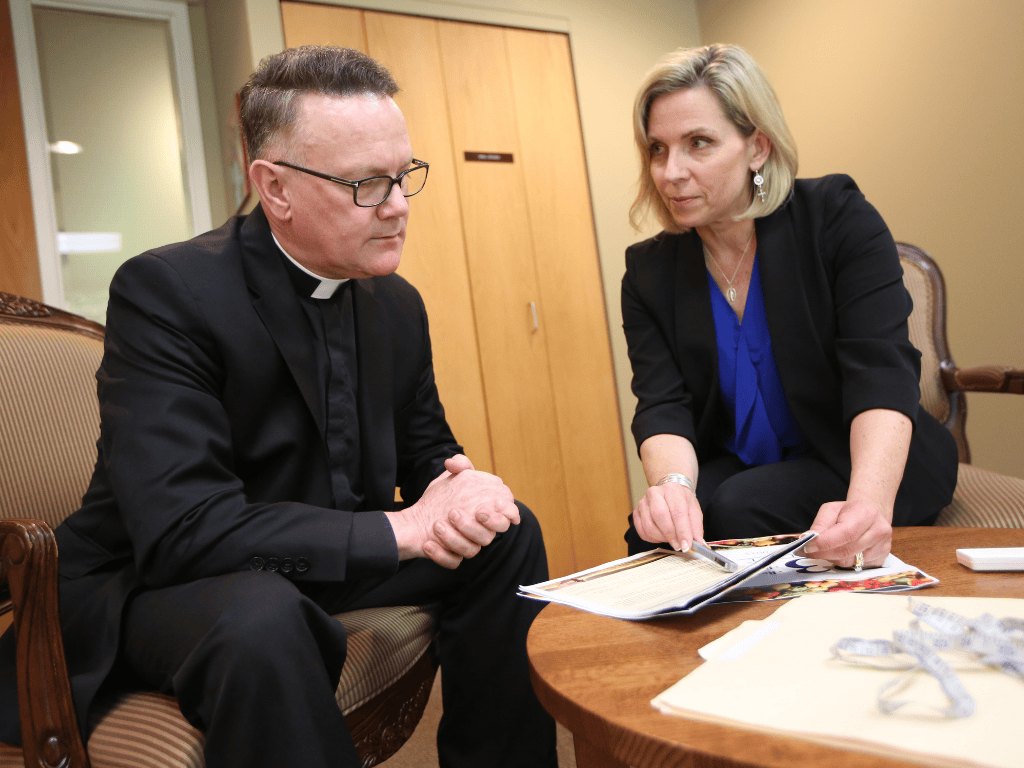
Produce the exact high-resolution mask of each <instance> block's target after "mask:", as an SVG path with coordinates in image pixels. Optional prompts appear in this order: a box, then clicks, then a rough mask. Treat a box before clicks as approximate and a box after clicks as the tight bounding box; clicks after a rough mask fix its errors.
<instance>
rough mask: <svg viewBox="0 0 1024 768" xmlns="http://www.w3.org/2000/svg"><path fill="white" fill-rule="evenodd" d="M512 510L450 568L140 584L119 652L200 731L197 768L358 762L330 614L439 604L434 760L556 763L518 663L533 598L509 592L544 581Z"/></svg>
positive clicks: (533, 544) (312, 767)
mask: <svg viewBox="0 0 1024 768" xmlns="http://www.w3.org/2000/svg"><path fill="white" fill-rule="evenodd" d="M520 511H521V516H522V522H521V523H520V525H518V526H512V527H511V528H510V529H509V531H507V532H506V533H504V534H500V535H499V536H498V537H496V538H495V540H494V541H493V542H492V543H491V544H490V545H489V546H487V547H484V548H483V549H482V550H481V552H480V553H479V554H478V555H477V556H476V557H473V558H470V559H468V560H464V561H463V562H462V563H461V564H460V565H459V567H458V568H456V569H455V570H451V571H450V570H446V569H444V568H441V567H440V566H438V565H436V564H435V563H433V562H431V561H428V560H423V559H420V560H411V561H406V562H403V563H402V565H401V567H400V569H399V571H398V573H397V574H396V575H395V576H393V577H391V578H389V579H381V580H377V581H376V582H374V581H373V580H370V581H361V582H359V583H358V584H357V585H355V587H353V586H352V585H336V588H334V589H332V588H331V586H330V585H324V584H317V585H308V587H305V588H304V587H303V585H301V584H300V583H298V582H293V581H290V580H289V579H288V578H286V577H284V576H282V575H280V574H278V573H271V572H267V571H249V572H240V573H233V574H229V575H226V576H219V577H214V578H209V579H202V580H200V581H196V582H192V583H189V584H183V585H180V586H174V587H169V588H166V589H158V590H152V591H147V592H143V593H141V594H139V595H138V596H136V597H135V598H134V599H133V600H132V601H131V603H130V604H129V606H128V610H127V615H126V619H125V623H124V642H123V648H124V658H125V660H126V661H127V663H128V665H129V666H130V667H131V668H132V670H133V671H134V672H135V673H136V674H137V675H139V676H140V677H142V679H143V680H144V681H146V682H147V683H148V684H150V685H152V686H154V687H156V688H159V689H160V690H163V691H165V692H167V693H171V694H173V695H174V696H175V697H176V698H177V699H178V704H179V706H180V707H181V711H182V714H183V715H184V716H185V717H186V718H187V719H188V720H189V722H191V723H192V724H193V725H195V726H196V727H197V728H199V729H200V730H202V731H203V732H204V734H205V736H206V748H205V753H206V762H207V766H209V768H221V767H224V766H246V768H250V767H254V766H278V767H280V766H302V767H303V768H317V767H318V766H344V767H345V768H347V767H348V766H358V765H359V763H358V761H357V759H356V753H355V749H354V748H353V746H352V741H351V738H350V736H349V732H348V728H347V727H346V725H345V720H344V717H343V716H342V714H341V711H340V710H339V708H338V705H337V703H336V701H335V698H334V692H335V688H336V687H337V684H338V679H339V677H340V675H341V668H342V664H343V663H344V661H345V651H346V637H345V629H344V627H343V626H342V625H341V623H340V622H337V621H335V620H334V619H332V618H331V614H333V613H338V612H341V611H344V610H354V609H357V608H369V607H376V606H386V605H420V604H427V603H434V602H440V604H441V615H440V648H441V666H442V667H443V670H444V674H443V675H442V678H441V679H442V698H443V704H444V714H443V717H442V720H441V725H440V728H439V730H438V736H437V739H438V753H439V755H440V762H441V765H442V766H445V767H446V768H447V767H448V766H450V767H451V768H462V767H463V766H465V767H466V768H469V767H470V766H523V768H526V767H527V766H529V767H531V768H532V767H533V766H542V767H543V766H551V767H552V768H554V766H555V765H556V756H555V729H554V721H553V720H552V719H551V717H550V716H549V715H548V714H547V713H546V712H545V711H544V710H543V709H542V708H541V706H540V704H539V703H538V701H537V699H536V696H535V695H534V693H533V689H532V687H531V685H530V679H529V675H528V671H527V670H528V665H527V658H526V633H527V631H528V629H529V627H530V623H531V622H532V621H533V619H534V617H535V616H536V615H537V613H538V612H539V611H540V609H541V607H542V605H543V604H542V603H538V602H535V601H532V600H526V599H523V598H520V597H517V596H516V591H517V587H518V585H520V584H532V583H535V582H537V581H543V580H545V579H546V578H547V561H546V555H545V552H544V545H543V540H542V538H541V533H540V527H539V525H538V524H537V521H536V518H535V517H534V516H533V514H532V513H531V512H530V511H529V510H528V509H526V508H525V507H523V506H521V505H520Z"/></svg>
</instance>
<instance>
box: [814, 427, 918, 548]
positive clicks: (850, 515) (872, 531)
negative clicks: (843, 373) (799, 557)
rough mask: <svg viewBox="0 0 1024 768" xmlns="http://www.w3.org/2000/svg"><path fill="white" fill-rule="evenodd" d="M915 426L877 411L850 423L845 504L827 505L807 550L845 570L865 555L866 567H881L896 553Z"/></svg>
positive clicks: (818, 516)
mask: <svg viewBox="0 0 1024 768" xmlns="http://www.w3.org/2000/svg"><path fill="white" fill-rule="evenodd" d="M912 432H913V426H912V425H911V423H910V419H909V418H907V417H906V416H904V415H903V414H902V413H899V412H898V411H889V410H884V409H881V408H875V409H872V410H869V411H862V412H861V413H859V414H857V415H856V416H855V417H854V419H853V422H852V423H851V424H850V459H851V460H852V464H853V468H852V472H851V473H850V489H849V492H848V493H847V494H846V501H830V502H829V503H827V504H822V505H821V508H820V509H818V514H817V516H816V517H815V518H814V524H813V525H811V530H812V531H816V532H817V533H818V538H817V539H815V540H814V541H812V542H811V543H810V544H808V545H807V546H806V547H805V548H804V551H805V552H806V553H807V554H809V555H813V556H814V557H820V558H821V559H822V560H831V561H832V562H833V563H835V564H836V565H841V566H843V567H844V568H847V567H850V566H852V565H853V564H854V563H855V562H856V557H857V555H858V553H863V554H864V565H865V566H871V567H875V566H879V565H881V564H882V563H883V562H884V561H885V558H886V556H887V555H888V554H889V550H890V549H891V548H892V514H893V503H894V502H895V499H896V491H897V490H899V487H900V480H901V479H902V478H903V468H904V466H906V463H907V452H908V451H909V450H910V436H911V433H912Z"/></svg>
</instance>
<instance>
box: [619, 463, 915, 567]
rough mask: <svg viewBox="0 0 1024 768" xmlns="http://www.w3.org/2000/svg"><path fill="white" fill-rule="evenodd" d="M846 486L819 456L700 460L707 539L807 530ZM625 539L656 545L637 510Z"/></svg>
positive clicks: (635, 547) (632, 547)
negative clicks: (749, 461) (640, 526)
mask: <svg viewBox="0 0 1024 768" xmlns="http://www.w3.org/2000/svg"><path fill="white" fill-rule="evenodd" d="M847 489H848V483H847V482H846V481H845V480H844V479H843V478H842V477H840V476H839V475H838V474H836V473H835V471H833V470H832V469H831V468H830V467H829V466H828V465H827V464H825V463H824V462H823V461H820V460H818V459H816V458H814V457H810V456H804V457H800V458H795V459H790V460H788V461H781V462H778V463H777V464H765V465H763V466H760V467H748V466H747V465H746V464H744V463H743V462H742V461H740V460H739V459H738V458H736V457H735V456H731V455H728V456H720V457H718V458H715V459H712V460H710V461H706V462H704V463H703V464H701V467H700V474H699V475H698V478H697V501H699V502H700V507H701V509H702V510H703V512H704V539H705V541H716V540H718V539H738V538H751V537H754V536H771V535H774V534H779V533H802V532H803V531H806V530H807V529H808V528H810V527H811V523H812V522H814V518H815V516H816V515H817V514H818V509H819V508H820V507H821V505H822V504H824V503H826V502H829V501H840V500H842V499H845V498H846V492H847ZM897 506H899V505H897ZM626 543H627V545H628V549H629V554H631V555H634V554H637V553H638V552H647V551H648V550H650V549H653V548H654V547H656V546H657V545H656V544H652V543H651V542H647V541H644V540H643V539H641V538H640V535H639V534H638V533H637V532H636V528H635V527H634V526H633V516H632V515H630V516H629V530H627V531H626Z"/></svg>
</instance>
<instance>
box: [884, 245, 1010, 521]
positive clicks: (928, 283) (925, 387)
mask: <svg viewBox="0 0 1024 768" xmlns="http://www.w3.org/2000/svg"><path fill="white" fill-rule="evenodd" d="M897 248H898V250H899V253H900V262H901V263H902V264H903V282H904V284H905V285H906V286H907V290H909V291H910V295H911V296H912V297H913V299H914V311H913V313H912V314H911V316H910V340H911V341H912V342H913V343H914V346H916V347H917V348H918V349H919V350H921V404H922V405H924V407H925V408H926V409H927V410H928V412H929V413H931V414H932V416H934V417H935V418H936V419H938V420H939V421H940V422H941V423H943V424H945V425H946V427H947V428H948V429H949V431H950V432H952V433H953V435H954V437H956V443H957V447H958V448H959V450H960V470H959V473H958V475H957V483H956V491H955V492H954V494H953V502H952V503H951V504H950V505H949V506H948V507H946V508H945V509H944V510H943V511H942V513H941V514H940V515H939V520H938V525H952V526H965V527H971V526H979V527H989V528H1024V480H1022V479H1020V478H1016V477H1008V476H1006V475H1000V474H997V473H995V472H990V471H989V470H987V469H981V468H980V467H975V466H973V465H972V464H971V451H970V448H969V447H968V445H967V433H966V431H965V425H966V420H967V399H966V393H967V392H1005V393H1009V394H1017V395H1024V370H1022V369H1018V368H1011V367H1007V366H996V365H989V366H982V367H977V368H958V367H957V366H956V364H955V363H954V362H953V358H952V357H951V356H950V354H949V345H948V343H947V341H946V284H945V282H944V281H943V279H942V272H941V271H940V270H939V266H938V264H936V263H935V261H934V260H933V259H932V257H931V256H929V255H928V254H927V253H925V252H924V251H922V250H921V249H920V248H917V247H915V246H913V245H908V244H906V243H897ZM1019 428H1024V425H1020V427H1019Z"/></svg>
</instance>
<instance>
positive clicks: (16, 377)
mask: <svg viewBox="0 0 1024 768" xmlns="http://www.w3.org/2000/svg"><path fill="white" fill-rule="evenodd" d="M102 355H103V326H102V325H99V324H98V323H94V322H92V321H91V320H86V319H85V318H83V317H79V316H77V315H73V314H71V313H69V312H63V311H61V310H59V309H54V308H53V307H48V306H46V305H45V304H40V303H39V302H36V301H32V300H31V299H24V298H22V297H20V296H14V295H12V294H9V293H3V292H0V427H2V429H3V439H2V440H0V517H7V518H10V517H30V518H36V519H39V520H44V521H45V522H46V523H47V524H49V525H50V527H51V528H56V527H57V525H59V524H60V522H61V521H62V520H63V519H64V518H65V517H67V516H68V515H69V514H71V513H72V512H74V511H75V510H76V509H77V508H78V507H79V506H80V505H81V503H82V494H83V493H85V490H86V487H87V486H88V484H89V478H90V476H91V474H92V470H93V466H94V464H95V462H96V440H97V438H98V437H99V432H100V429H99V424H100V418H99V406H98V404H97V400H96V369H97V368H99V364H100V358H101V357H102Z"/></svg>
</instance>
